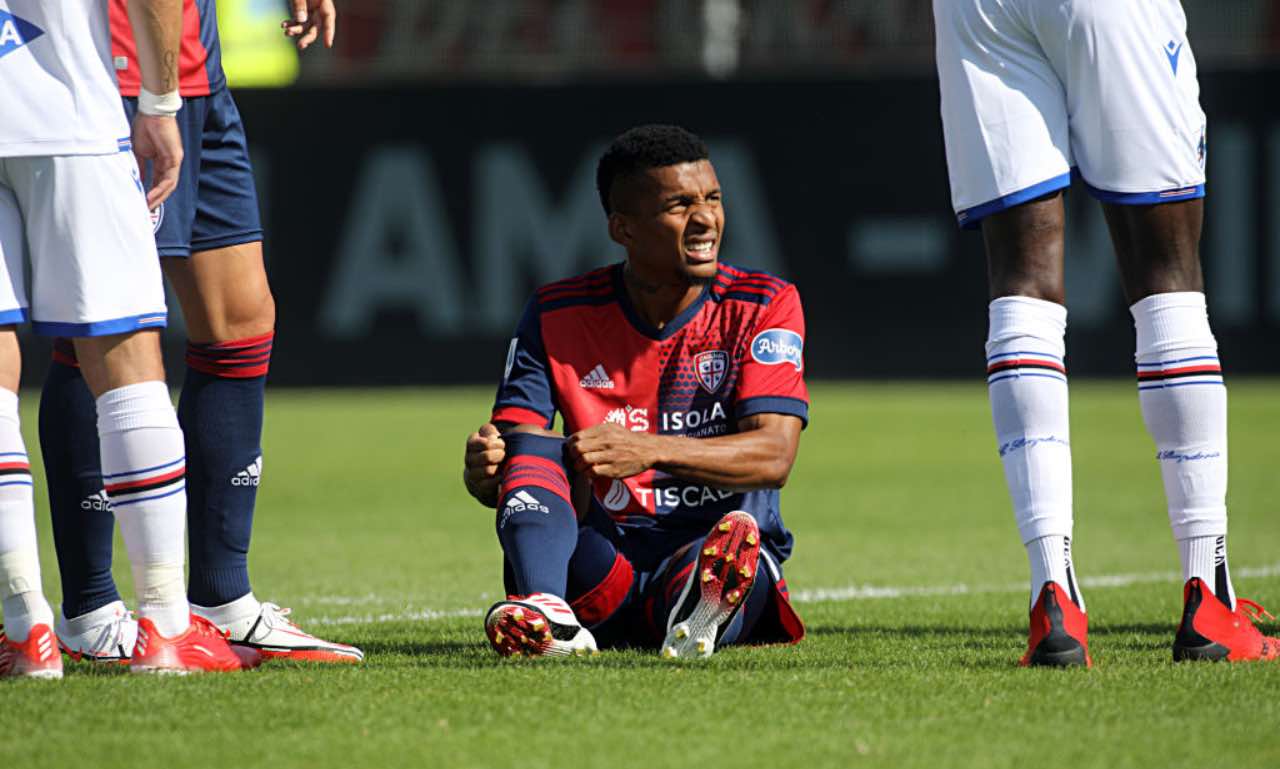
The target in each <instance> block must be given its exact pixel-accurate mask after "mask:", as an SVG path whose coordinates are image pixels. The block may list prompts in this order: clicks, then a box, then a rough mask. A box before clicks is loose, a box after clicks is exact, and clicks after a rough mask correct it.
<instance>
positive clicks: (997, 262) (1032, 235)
mask: <svg viewBox="0 0 1280 769" xmlns="http://www.w3.org/2000/svg"><path fill="white" fill-rule="evenodd" d="M1065 220H1066V215H1065V212H1064V210H1063V205H1062V192H1061V191H1058V192H1054V193H1052V194H1051V195H1046V196H1045V197H1042V198H1037V199H1036V200H1032V201H1030V202H1027V203H1024V204H1022V205H1020V206H1015V207H1014V208H1010V209H1008V210H1007V211H1001V212H1000V213H998V214H992V215H991V216H988V217H987V218H986V219H984V220H983V221H982V237H983V239H984V240H985V241H986V245H987V285H988V286H989V287H990V291H991V298H992V299H998V298H1000V297H1002V296H1027V297H1031V298H1033V299H1043V300H1045V301H1047V302H1055V303H1057V304H1065V303H1066V291H1065V289H1064V287H1063V286H1064V282H1065V280H1064V277H1063V268H1062V258H1063V242H1064V241H1063V229H1064V224H1065Z"/></svg>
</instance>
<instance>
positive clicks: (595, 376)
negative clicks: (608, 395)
mask: <svg viewBox="0 0 1280 769" xmlns="http://www.w3.org/2000/svg"><path fill="white" fill-rule="evenodd" d="M578 384H579V385H581V386H582V389H584V390H612V389H613V380H612V379H610V378H609V375H608V374H607V373H606V372H605V370H604V364H603V363H597V364H596V367H595V368H593V369H591V370H590V371H588V372H587V375H586V376H584V377H583V378H582V380H581V381H579V382H578Z"/></svg>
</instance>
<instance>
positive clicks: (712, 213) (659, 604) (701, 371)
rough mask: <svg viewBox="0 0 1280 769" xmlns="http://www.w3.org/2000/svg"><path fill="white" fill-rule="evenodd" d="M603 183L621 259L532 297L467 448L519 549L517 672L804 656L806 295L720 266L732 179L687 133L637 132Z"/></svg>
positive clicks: (504, 611) (511, 601)
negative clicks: (539, 665)
mask: <svg viewBox="0 0 1280 769" xmlns="http://www.w3.org/2000/svg"><path fill="white" fill-rule="evenodd" d="M596 181H597V186H598V188H599V192H600V199H601V202H602V203H603V204H604V209H605V212H606V213H607V214H608V226H609V235H610V237H611V238H612V239H613V240H615V241H616V242H617V243H619V244H621V245H622V246H623V247H625V249H626V253H627V258H626V261H625V262H624V263H622V264H616V265H613V266H610V267H605V268H602V269H598V270H595V271H593V272H589V273H587V274H585V275H581V276H579V277H576V278H570V279H568V280H563V281H560V282H558V283H552V284H550V285H548V286H544V287H542V288H541V289H539V290H538V291H537V292H536V294H535V295H534V297H533V298H532V300H531V301H530V302H529V304H528V306H527V308H526V309H525V312H524V316H523V317H522V318H521V320H520V324H519V327H518V329H517V331H516V336H515V339H513V340H512V342H511V347H510V349H509V350H508V353H507V361H506V371H505V373H504V376H503V378H502V384H501V385H500V386H499V388H498V396H497V402H496V403H495V405H494V409H493V415H492V420H491V421H492V424H488V425H485V426H484V427H482V428H481V430H480V431H479V432H477V433H475V434H473V435H472V436H471V437H470V438H469V439H468V442H467V472H466V475H465V479H466V482H467V488H468V490H469V491H470V492H471V493H472V495H473V496H475V497H476V498H477V499H479V500H480V501H481V502H483V503H484V504H486V505H488V506H492V507H495V508H496V510H497V533H498V539H499V541H500V542H501V544H502V549H503V553H504V554H505V583H506V592H507V594H508V595H507V599H506V600H503V601H499V602H498V603H497V604H495V605H494V606H493V608H491V609H490V610H489V613H488V615H487V616H486V617H485V632H486V633H487V635H488V637H489V641H490V643H492V645H493V648H494V649H495V650H497V652H498V653H499V654H502V655H504V656H506V655H513V654H522V653H523V654H528V655H544V654H549V655H566V654H583V653H590V652H594V651H595V650H596V649H597V648H598V646H604V647H658V646H659V644H660V645H661V647H660V648H661V650H662V654H663V656H665V657H676V658H683V657H705V656H708V655H710V654H711V653H712V651H714V649H715V647H716V646H717V645H720V646H723V645H725V644H732V643H767V642H774V641H791V642H795V641H799V640H800V639H801V638H802V637H803V635H804V625H803V624H802V623H801V622H800V619H799V617H798V616H797V615H796V613H795V612H794V611H793V610H792V608H791V605H790V602H789V600H788V597H787V588H786V583H785V581H784V580H783V578H782V569H781V563H782V562H783V561H784V560H786V558H787V557H788V556H789V555H790V554H791V546H792V536H791V533H790V532H789V531H787V529H786V527H785V526H784V525H783V523H782V519H781V517H780V510H779V492H778V490H779V489H780V488H782V486H783V484H785V483H786V480H787V476H788V475H789V474H790V472H791V468H792V465H793V463H794V462H795V456H796V449H797V447H798V445H799V442H800V431H801V429H802V428H803V427H804V425H805V422H806V420H807V419H808V412H809V407H808V394H807V391H806V389H805V384H804V378H803V359H802V351H803V348H804V317H803V314H802V312H801V307H800V297H799V294H798V293H797V292H796V288H795V286H793V285H791V284H790V283H787V282H786V281H783V280H780V279H778V278H775V277H773V276H772V275H767V274H765V273H762V272H755V271H749V270H742V269H737V268H734V267H730V266H728V265H725V264H720V263H719V259H718V257H719V249H720V243H721V238H722V236H723V235H724V221H725V213H724V209H723V207H722V206H721V192H720V183H719V181H718V180H717V179H716V173H715V169H714V167H713V166H712V164H711V161H710V160H709V157H708V152H707V148H706V145H705V144H703V142H702V141H701V140H700V139H698V138H697V137H696V136H694V135H693V134H691V133H689V132H688V131H686V130H684V129H682V128H677V127H674V126H642V127H639V128H633V129H631V130H630V131H627V132H626V133H624V134H622V135H621V136H619V137H618V138H617V139H616V140H614V142H613V143H612V145H610V147H609V149H608V150H607V151H606V152H605V154H604V156H603V157H602V158H601V160H600V164H599V167H598V169H597V178H596ZM557 411H559V412H560V415H561V418H562V421H563V426H564V435H560V434H557V433H555V432H552V431H551V427H552V424H553V421H554V418H555V413H556V412H557ZM565 436H567V437H565Z"/></svg>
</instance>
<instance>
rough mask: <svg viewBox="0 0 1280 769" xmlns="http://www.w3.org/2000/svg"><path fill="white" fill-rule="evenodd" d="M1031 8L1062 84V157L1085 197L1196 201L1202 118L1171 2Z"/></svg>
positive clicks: (1099, 1)
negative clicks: (1066, 122)
mask: <svg viewBox="0 0 1280 769" xmlns="http://www.w3.org/2000/svg"><path fill="white" fill-rule="evenodd" d="M1031 5H1033V6H1034V7H1036V8H1038V9H1039V10H1038V13H1039V16H1038V17H1037V21H1036V23H1037V28H1038V30H1039V39H1040V41H1041V42H1042V44H1043V46H1044V49H1045V51H1046V53H1047V54H1048V56H1049V57H1050V58H1051V60H1052V61H1053V63H1054V67H1055V69H1056V71H1057V72H1058V74H1059V75H1060V76H1061V78H1062V79H1063V81H1064V82H1065V83H1066V84H1067V103H1068V107H1069V109H1070V114H1071V150H1072V154H1073V156H1074V157H1075V160H1076V164H1077V165H1078V167H1079V172H1080V175H1081V177H1082V178H1083V179H1084V181H1085V183H1086V184H1087V185H1088V187H1089V191H1090V192H1091V194H1093V195H1094V196H1095V197H1097V198H1099V199H1100V200H1102V201H1103V202H1106V203H1114V204H1120V205H1149V204H1154V203H1162V202H1167V201H1171V200H1187V199H1193V198H1197V197H1201V196H1203V194H1204V154H1205V116H1204V112H1203V111H1202V110H1201V108H1200V101H1199V95H1200V87H1199V84H1198V82H1197V79H1196V61H1195V56H1194V55H1193V53H1192V51H1191V44H1190V43H1189V42H1188V40H1187V36H1186V28H1187V27H1186V17H1185V15H1184V14H1183V11H1182V6H1181V4H1180V3H1179V2H1178V0H1145V1H1144V2H1114V0H1071V1H1070V2H1067V3H1041V4H1031ZM1050 6H1053V8H1052V9H1051V8H1050Z"/></svg>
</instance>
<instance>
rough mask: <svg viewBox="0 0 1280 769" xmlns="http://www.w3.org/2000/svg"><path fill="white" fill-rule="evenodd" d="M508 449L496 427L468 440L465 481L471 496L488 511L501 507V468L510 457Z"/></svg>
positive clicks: (483, 427)
mask: <svg viewBox="0 0 1280 769" xmlns="http://www.w3.org/2000/svg"><path fill="white" fill-rule="evenodd" d="M506 446H507V444H506V443H504V442H503V440H502V436H501V435H500V434H499V433H498V428H497V427H494V426H493V425H492V424H488V423H486V424H483V425H481V426H480V429H479V430H477V431H475V432H474V433H471V434H470V435H468V436H467V450H466V455H465V457H464V462H463V464H464V468H463V471H462V480H463V483H465V484H466V486H467V492H468V493H469V494H471V496H473V497H475V498H476V500H477V501H478V502H480V504H482V505H484V506H485V507H497V506H498V468H499V467H500V466H501V465H502V460H503V459H505V458H506V456H507V451H506Z"/></svg>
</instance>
